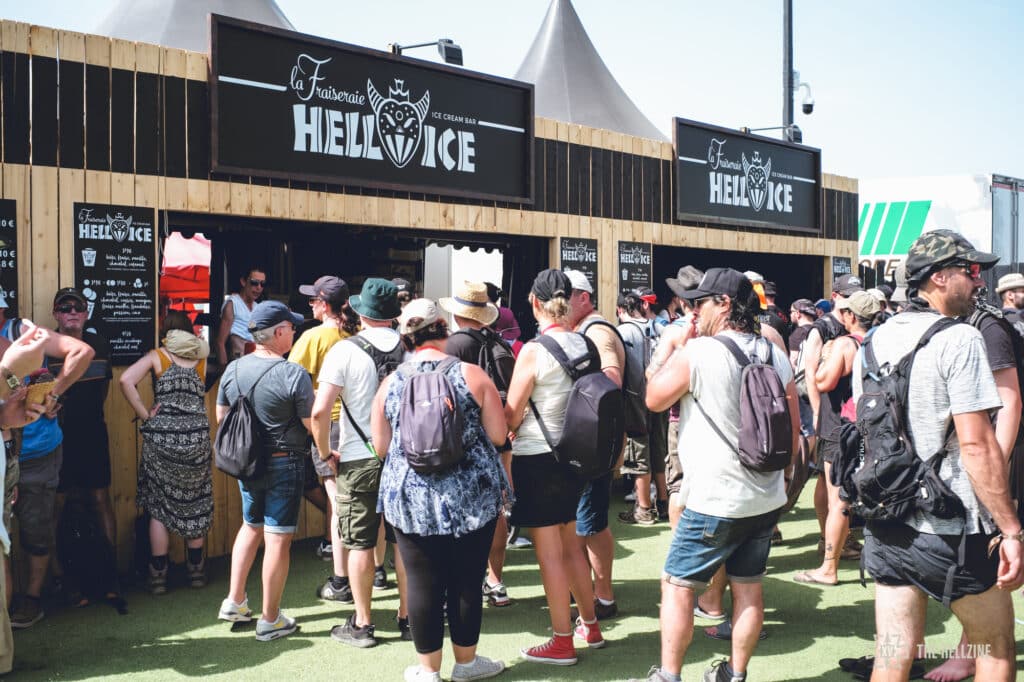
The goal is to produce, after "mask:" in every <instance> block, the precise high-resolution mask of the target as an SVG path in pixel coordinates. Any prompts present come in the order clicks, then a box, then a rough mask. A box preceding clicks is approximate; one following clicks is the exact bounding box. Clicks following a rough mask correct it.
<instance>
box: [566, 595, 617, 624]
mask: <svg viewBox="0 0 1024 682" xmlns="http://www.w3.org/2000/svg"><path fill="white" fill-rule="evenodd" d="M569 615H570V616H572V619H573V620H576V619H577V618H579V617H580V610H579V609H578V608H576V607H575V606H574V607H572V608H571V609H569ZM594 615H595V616H597V619H598V620H608V619H609V618H614V617H615V616H617V615H619V605H618V603H617V602H612V603H611V604H607V605H606V604H602V603H601V600H600V599H597V598H595V599H594Z"/></svg>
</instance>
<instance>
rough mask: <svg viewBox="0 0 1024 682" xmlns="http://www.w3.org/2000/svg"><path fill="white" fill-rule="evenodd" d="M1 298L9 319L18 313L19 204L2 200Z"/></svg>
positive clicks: (0, 201) (0, 233) (9, 200)
mask: <svg viewBox="0 0 1024 682" xmlns="http://www.w3.org/2000/svg"><path fill="white" fill-rule="evenodd" d="M0 296H3V298H4V301H6V302H7V307H8V311H7V317H14V316H16V315H17V311H18V203H17V202H16V201H14V200H13V199H0Z"/></svg>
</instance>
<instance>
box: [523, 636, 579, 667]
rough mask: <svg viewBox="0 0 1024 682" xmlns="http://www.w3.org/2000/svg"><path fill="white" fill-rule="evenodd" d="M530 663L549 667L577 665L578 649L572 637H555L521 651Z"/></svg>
mask: <svg viewBox="0 0 1024 682" xmlns="http://www.w3.org/2000/svg"><path fill="white" fill-rule="evenodd" d="M520 653H521V654H522V655H523V658H525V659H526V660H528V661H533V662H534V663H547V664H548V665H576V661H577V658H576V647H574V646H573V644H572V635H555V636H553V637H552V638H551V639H549V640H548V641H546V642H544V643H543V644H538V645H537V646H533V647H530V648H529V649H523V650H521V651H520Z"/></svg>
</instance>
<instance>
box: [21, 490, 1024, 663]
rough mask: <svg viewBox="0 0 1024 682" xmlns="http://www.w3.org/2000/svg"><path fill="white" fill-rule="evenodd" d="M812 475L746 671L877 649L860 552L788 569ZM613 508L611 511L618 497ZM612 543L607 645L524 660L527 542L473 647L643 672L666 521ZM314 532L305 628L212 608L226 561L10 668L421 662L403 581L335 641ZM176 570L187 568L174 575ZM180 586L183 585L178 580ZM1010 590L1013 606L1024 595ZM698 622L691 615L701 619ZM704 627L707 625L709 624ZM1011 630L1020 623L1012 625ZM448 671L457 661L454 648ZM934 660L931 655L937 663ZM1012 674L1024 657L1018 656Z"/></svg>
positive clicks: (80, 627) (38, 636)
mask: <svg viewBox="0 0 1024 682" xmlns="http://www.w3.org/2000/svg"><path fill="white" fill-rule="evenodd" d="M812 487H813V482H812V484H811V485H809V486H808V487H807V490H806V491H805V493H804V496H803V499H802V500H801V503H800V505H798V511H795V512H791V513H790V514H789V515H787V516H786V517H785V518H784V520H783V522H782V526H781V527H782V532H783V535H784V537H785V541H784V542H783V544H782V545H780V546H777V547H775V548H773V550H772V554H771V558H770V559H769V567H768V577H767V578H766V579H765V603H766V615H765V628H766V630H767V631H768V639H766V640H765V641H763V642H761V643H760V645H759V646H758V650H757V653H756V655H755V657H754V660H753V662H752V664H751V667H750V671H749V675H750V680H751V682H760V681H762V680H764V681H768V680H808V681H809V680H826V681H827V680H849V679H852V678H851V677H850V676H849V675H847V674H845V673H842V672H840V671H839V670H838V669H837V667H836V661H837V660H838V659H839V658H842V657H845V656H853V657H857V656H863V655H869V654H871V653H873V638H872V633H873V632H874V628H873V602H872V594H873V593H872V589H871V587H870V585H869V586H868V587H867V588H864V587H861V585H860V583H859V580H858V570H857V564H856V562H844V564H843V568H842V570H841V572H840V580H841V585H840V586H839V587H834V588H818V587H809V586H803V585H798V584H796V583H794V582H793V581H792V580H791V577H792V575H793V573H794V572H796V571H798V570H802V569H807V568H811V567H812V566H814V565H815V564H816V561H817V555H816V552H815V546H816V542H817V537H818V534H817V524H816V522H815V521H814V516H813V513H812V512H811V498H810V493H811V488H812ZM613 507H615V509H613V512H617V511H618V509H619V507H620V506H619V505H618V504H614V505H613ZM612 523H613V524H615V525H614V527H613V531H614V532H615V534H616V539H617V544H618V550H617V559H616V563H615V589H616V594H617V597H618V600H619V603H620V609H621V615H620V616H619V617H618V618H616V619H614V620H612V621H610V622H608V623H607V624H604V625H603V626H602V629H603V631H604V634H605V637H606V638H607V640H608V642H609V644H608V647H607V648H605V649H602V650H595V651H588V650H584V651H582V652H581V653H580V662H579V664H578V665H576V666H574V667H571V668H556V667H552V666H543V665H537V664H533V663H527V662H524V661H522V660H521V659H519V657H518V652H519V649H520V648H521V647H523V646H525V645H532V644H536V643H539V642H541V641H542V640H544V639H546V638H547V637H548V636H550V631H549V626H548V618H547V612H546V607H545V603H544V594H543V590H542V588H541V585H540V577H539V574H538V570H537V566H536V564H535V563H534V556H533V552H532V550H530V549H517V550H510V551H509V554H508V558H509V563H508V567H507V569H506V575H505V582H506V584H507V585H508V587H509V593H510V595H511V596H512V597H513V598H514V599H515V604H514V605H513V606H511V607H509V608H505V609H490V608H488V609H485V610H484V623H483V633H482V636H481V640H480V653H481V654H484V655H486V656H490V657H492V658H499V659H502V660H505V661H506V662H507V663H508V664H509V665H510V669H509V670H508V671H507V672H506V673H505V674H504V675H502V676H501V678H499V679H502V680H506V681H508V682H511V681H513V680H517V681H518V680H595V681H601V680H624V679H627V678H629V677H634V676H639V677H643V676H644V675H645V673H646V671H647V670H648V668H649V667H650V666H651V665H652V664H655V663H657V661H658V652H659V641H658V638H659V631H658V601H659V583H658V576H659V574H660V570H661V565H662V563H663V561H664V557H665V550H666V548H667V546H668V541H669V529H668V526H667V524H659V525H657V526H654V527H649V528H645V527H639V526H624V525H623V524H620V523H618V522H617V521H614V520H613V522H612ZM313 549H314V544H313V543H312V542H303V543H298V544H296V545H295V547H294V548H293V552H292V556H293V560H292V566H291V574H290V576H289V579H288V586H287V589H286V591H285V595H284V610H285V612H286V613H288V614H289V615H290V616H292V617H295V618H297V620H298V622H299V624H300V625H301V628H302V629H301V631H300V632H298V633H296V634H295V635H292V636H290V637H287V638H285V639H282V640H277V641H275V642H270V643H259V642H256V640H255V638H254V635H253V632H254V629H253V627H252V626H248V627H247V628H246V629H242V630H239V631H234V632H233V631H232V629H231V626H230V625H229V624H227V623H224V622H222V621H218V620H217V619H216V614H217V608H218V606H219V604H220V601H221V599H222V598H223V597H224V595H225V594H226V592H227V573H228V566H227V562H226V561H225V560H220V561H216V562H213V563H212V565H211V575H210V577H211V581H210V585H209V586H208V587H206V588H205V589H202V590H191V589H188V588H187V587H186V586H184V585H181V586H175V585H172V589H171V591H170V592H169V593H168V594H167V595H166V596H162V597H152V596H150V595H148V594H147V593H145V592H144V591H141V590H133V591H130V592H129V594H128V595H127V598H128V604H129V614H128V615H126V616H119V615H117V613H116V612H115V611H114V610H113V609H112V608H110V607H107V606H105V605H93V606H90V607H88V608H85V609H63V610H57V611H54V612H51V613H49V614H48V615H47V617H46V618H45V619H44V620H43V621H42V622H40V623H39V624H37V625H35V626H34V627H32V628H31V629H29V630H24V631H21V632H17V633H15V657H16V660H15V670H14V673H13V674H12V675H11V676H10V677H11V678H13V679H18V680H85V679H93V678H104V679H109V680H121V679H124V680H127V679H131V680H171V679H183V678H191V677H198V676H211V677H213V678H215V679H216V678H220V679H228V678H238V677H239V676H241V677H244V678H245V679H249V680H289V679H290V680H302V681H303V682H311V681H313V680H343V681H348V680H360V681H362V680H366V681H372V680H401V679H402V671H403V670H404V669H405V667H406V666H408V665H411V664H413V663H414V662H415V651H414V649H413V646H412V644H411V643H408V642H402V641H400V640H399V639H398V631H397V628H396V626H395V624H394V615H395V609H396V607H397V603H398V599H397V591H396V590H394V589H390V590H385V591H378V592H376V594H375V596H374V604H373V607H374V614H375V619H376V621H377V624H378V630H377V635H378V638H379V639H380V640H381V645H380V646H378V647H376V648H374V649H365V650H356V649H352V648H350V647H347V646H345V645H342V644H338V643H336V642H333V641H332V640H331V639H330V637H329V632H330V629H331V627H332V626H334V625H336V624H338V623H340V622H341V621H342V620H343V619H344V618H345V617H347V616H348V614H349V613H350V609H349V607H342V608H337V607H336V606H335V605H333V604H328V603H324V602H321V601H319V600H318V599H316V597H315V591H316V587H317V585H318V584H319V583H320V582H321V581H322V580H323V579H324V577H325V575H326V573H327V571H328V568H327V567H328V564H326V563H324V562H322V561H320V560H319V559H317V558H316V557H315V556H314V553H313ZM178 578H179V581H180V580H183V578H184V576H183V575H181V574H179V575H178ZM179 584H180V583H179ZM249 595H250V602H251V603H252V604H253V605H254V606H255V607H258V605H259V603H260V586H259V578H258V568H257V571H254V573H253V574H252V576H251V577H250V580H249ZM1014 601H1015V603H1016V605H1017V607H1018V611H1020V610H1021V604H1020V602H1021V597H1020V595H1015V596H1014ZM699 624H700V621H698V625H699ZM705 625H711V623H705ZM926 632H927V641H928V645H929V647H930V648H934V649H937V650H941V649H950V648H952V647H954V646H955V645H956V642H957V639H958V638H959V634H960V631H959V628H958V626H957V625H956V623H955V621H954V619H953V618H952V616H951V615H950V614H949V613H948V612H947V611H945V610H944V609H942V607H941V605H938V604H934V603H930V604H929V606H928V627H927V631H926ZM1016 634H1017V637H1018V639H1019V638H1021V636H1024V627H1022V626H1020V625H1018V626H1017V632H1016ZM726 655H728V643H726V642H719V641H715V640H711V639H708V638H707V637H704V636H703V634H701V631H700V629H699V628H698V630H697V633H696V635H695V637H694V639H693V644H692V646H691V647H690V650H689V653H688V655H687V662H686V665H685V666H684V668H683V679H684V680H695V679H699V678H700V675H701V673H702V671H703V670H704V668H705V667H706V666H707V665H708V664H709V663H711V661H712V660H715V659H717V658H721V657H723V656H726ZM445 657H446V660H445V662H444V664H443V666H442V674H443V675H444V676H445V677H446V678H447V676H448V675H449V674H450V672H451V666H452V663H453V661H452V659H451V655H450V650H446V652H445ZM935 664H937V662H934V663H932V662H930V663H929V665H928V667H929V668H930V667H932V666H933V665H935ZM1017 670H1018V676H1020V671H1024V659H1022V658H1018V665H1017Z"/></svg>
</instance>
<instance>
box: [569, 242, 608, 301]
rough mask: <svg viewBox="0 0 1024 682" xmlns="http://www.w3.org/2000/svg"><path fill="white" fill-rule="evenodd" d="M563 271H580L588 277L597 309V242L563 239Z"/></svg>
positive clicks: (591, 296)
mask: <svg viewBox="0 0 1024 682" xmlns="http://www.w3.org/2000/svg"><path fill="white" fill-rule="evenodd" d="M559 252H560V253H561V260H562V269H563V270H579V271H580V272H582V273H583V274H584V275H586V276H587V281H588V282H590V286H592V287H594V293H592V294H591V295H590V300H591V302H592V303H593V304H594V307H595V308H596V307H597V289H598V287H597V240H596V239H583V238H578V237H562V238H561V240H560V242H559Z"/></svg>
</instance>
